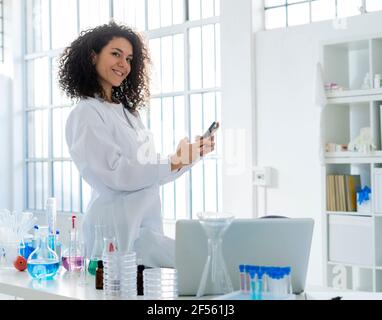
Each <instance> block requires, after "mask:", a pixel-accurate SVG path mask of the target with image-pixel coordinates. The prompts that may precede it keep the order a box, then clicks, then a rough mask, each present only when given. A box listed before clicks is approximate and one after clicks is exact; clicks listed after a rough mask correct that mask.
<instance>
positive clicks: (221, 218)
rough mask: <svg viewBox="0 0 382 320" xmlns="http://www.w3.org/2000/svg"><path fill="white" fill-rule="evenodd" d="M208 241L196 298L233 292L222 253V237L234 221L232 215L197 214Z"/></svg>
mask: <svg viewBox="0 0 382 320" xmlns="http://www.w3.org/2000/svg"><path fill="white" fill-rule="evenodd" d="M197 216H198V218H199V222H200V224H201V225H202V227H203V229H204V231H205V233H206V235H207V239H208V256H207V260H206V263H205V265H204V269H203V273H202V278H201V280H200V284H199V288H198V292H197V294H196V297H198V298H199V297H202V296H204V295H206V294H212V295H216V294H226V293H230V292H232V291H233V286H232V282H231V278H230V276H229V274H228V271H227V267H226V264H225V262H224V258H223V252H222V237H223V234H224V233H225V231H226V230H227V229H228V227H229V226H230V224H231V222H232V221H233V219H234V216H233V215H230V214H226V213H216V212H203V213H198V215H197Z"/></svg>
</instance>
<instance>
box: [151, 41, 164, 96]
mask: <svg viewBox="0 0 382 320" xmlns="http://www.w3.org/2000/svg"><path fill="white" fill-rule="evenodd" d="M149 46H150V51H151V59H152V61H153V65H152V77H151V79H152V80H151V93H152V94H157V93H159V92H160V91H161V63H160V61H161V50H160V46H161V44H160V39H153V40H150V42H149Z"/></svg>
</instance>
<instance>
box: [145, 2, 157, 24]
mask: <svg viewBox="0 0 382 320" xmlns="http://www.w3.org/2000/svg"><path fill="white" fill-rule="evenodd" d="M147 3H148V27H149V29H157V28H159V27H160V1H158V0H148V1H147Z"/></svg>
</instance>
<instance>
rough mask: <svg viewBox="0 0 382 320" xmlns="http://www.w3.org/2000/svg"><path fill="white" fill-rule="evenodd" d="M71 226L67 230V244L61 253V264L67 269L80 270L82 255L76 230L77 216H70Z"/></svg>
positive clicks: (82, 260) (82, 262) (82, 261)
mask: <svg viewBox="0 0 382 320" xmlns="http://www.w3.org/2000/svg"><path fill="white" fill-rule="evenodd" d="M71 220H72V228H71V230H70V231H69V237H70V240H69V246H68V247H67V248H66V250H65V251H64V253H63V254H62V265H63V266H64V268H65V269H66V270H68V271H81V269H82V267H83V265H84V257H83V255H82V253H81V249H80V243H79V237H78V230H77V217H76V216H72V218H71Z"/></svg>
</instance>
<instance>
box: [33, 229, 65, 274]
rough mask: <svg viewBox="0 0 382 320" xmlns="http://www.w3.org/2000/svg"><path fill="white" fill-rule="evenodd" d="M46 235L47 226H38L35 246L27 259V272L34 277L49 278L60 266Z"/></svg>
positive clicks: (47, 231)
mask: <svg viewBox="0 0 382 320" xmlns="http://www.w3.org/2000/svg"><path fill="white" fill-rule="evenodd" d="M48 236H49V229H48V227H47V226H42V227H39V230H38V238H39V239H38V241H37V247H36V249H35V250H34V251H33V252H32V253H31V254H30V256H29V258H28V260H27V268H28V273H29V274H30V275H31V276H32V278H34V279H39V280H44V279H45V280H51V279H53V277H54V276H55V275H56V274H57V271H58V268H59V266H60V260H59V258H58V256H57V253H55V252H54V251H53V250H52V249H51V248H49V245H48Z"/></svg>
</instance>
